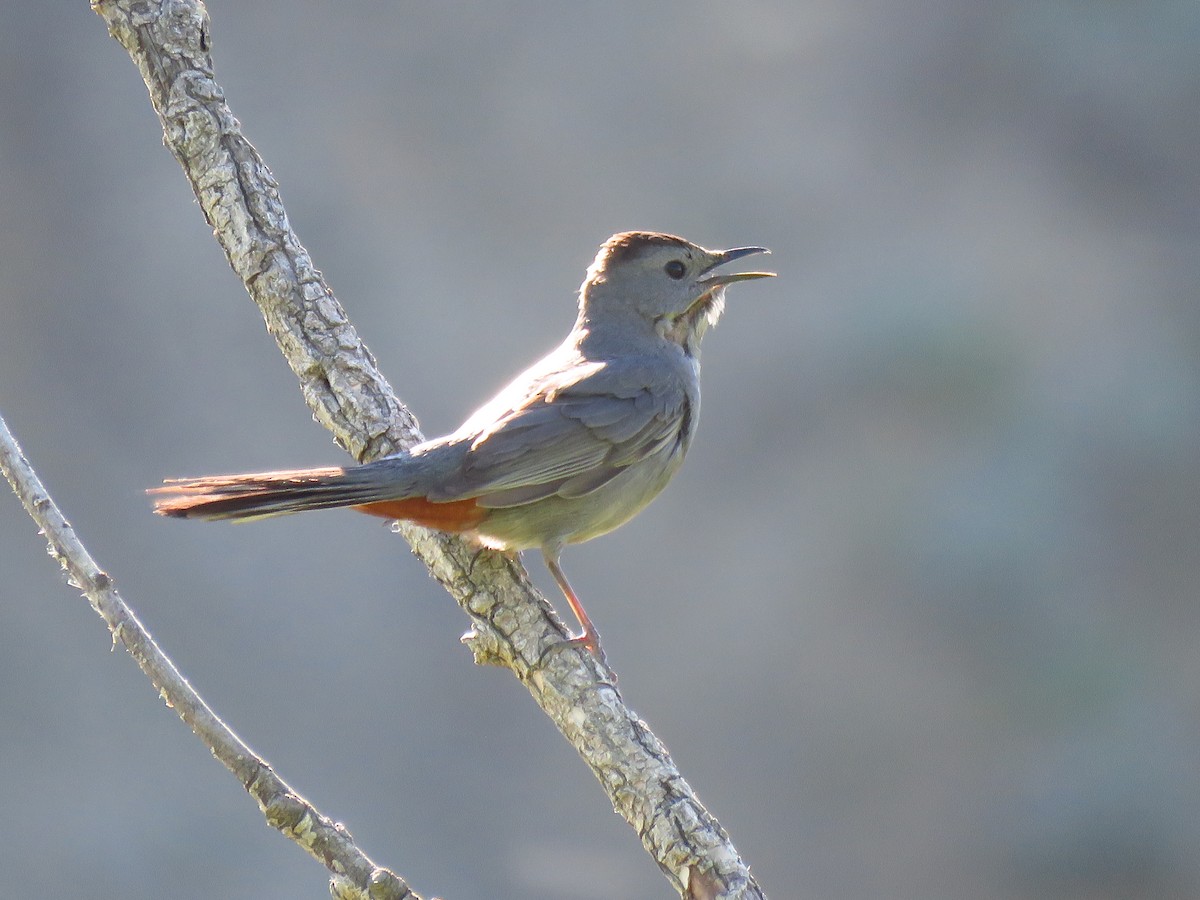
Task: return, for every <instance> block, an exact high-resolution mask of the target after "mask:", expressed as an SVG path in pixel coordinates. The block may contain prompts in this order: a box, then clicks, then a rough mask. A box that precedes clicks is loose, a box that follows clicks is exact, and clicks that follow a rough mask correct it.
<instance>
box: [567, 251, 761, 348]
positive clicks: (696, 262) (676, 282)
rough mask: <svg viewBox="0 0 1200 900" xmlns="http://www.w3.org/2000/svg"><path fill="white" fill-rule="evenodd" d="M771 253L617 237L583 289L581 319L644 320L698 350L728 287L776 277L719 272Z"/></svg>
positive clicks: (593, 321) (590, 322)
mask: <svg viewBox="0 0 1200 900" xmlns="http://www.w3.org/2000/svg"><path fill="white" fill-rule="evenodd" d="M769 252H770V251H769V250H767V249H766V248H765V247H737V248H734V249H733V250H706V249H705V248H703V247H701V246H699V245H698V244H693V243H691V242H690V241H685V240H684V239H683V238H681V237H676V236H675V235H671V234H660V233H658V232H653V231H627V232H622V233H621V234H614V235H613V236H612V237H610V238H609V239H608V240H607V241H605V242H604V244H603V245H601V247H600V251H599V252H598V253H597V254H596V259H595V260H594V261H593V262H592V264H591V266H589V267H588V270H587V277H586V278H585V279H584V281H583V284H582V285H581V286H580V289H579V306H580V320H581V322H584V323H585V324H587V325H590V326H592V327H598V326H602V325H605V324H609V323H618V322H622V321H631V320H632V321H637V320H639V319H641V320H644V321H645V322H648V323H649V324H650V325H651V326H652V327H653V328H654V330H655V331H656V332H657V333H658V334H659V335H661V336H662V337H665V338H667V339H668V340H672V341H674V342H675V343H678V344H680V345H681V346H683V347H684V348H685V349H687V350H688V351H689V352H693V351H694V350H695V347H696V346H697V345H698V344H699V341H700V338H701V337H702V336H703V335H704V332H705V330H706V329H707V328H708V326H710V325H714V324H716V321H717V319H718V318H719V317H720V315H721V311H722V310H723V309H724V306H725V288H726V286H727V285H730V284H733V283H734V282H735V281H749V280H750V279H753V278H770V277H772V276H773V275H774V274H775V273H774V272H717V271H715V270H716V269H717V268H718V267H719V266H722V265H724V264H726V263H730V262H733V261H734V260H737V259H741V258H742V257H743V256H750V255H752V254H755V253H769Z"/></svg>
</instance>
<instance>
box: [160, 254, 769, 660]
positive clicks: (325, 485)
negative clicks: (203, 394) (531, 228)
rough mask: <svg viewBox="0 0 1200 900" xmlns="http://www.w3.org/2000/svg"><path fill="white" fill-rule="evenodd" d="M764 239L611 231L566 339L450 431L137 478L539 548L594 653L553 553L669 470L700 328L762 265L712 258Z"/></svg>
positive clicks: (643, 499)
mask: <svg viewBox="0 0 1200 900" xmlns="http://www.w3.org/2000/svg"><path fill="white" fill-rule="evenodd" d="M768 252H770V251H768V250H767V249H766V248H764V247H738V248H736V249H733V250H706V249H704V248H703V247H700V246H698V245H696V244H693V243H691V242H689V241H685V240H684V239H683V238H679V237H675V236H674V235H669V234H659V233H656V232H644V231H631V232H625V233H622V234H615V235H613V236H612V237H611V238H609V239H608V240H607V241H605V242H604V244H603V245H602V246H601V247H600V250H599V252H598V253H597V254H596V259H595V261H593V262H592V264H591V266H590V267H589V268H588V270H587V276H586V277H585V278H584V281H583V284H582V285H581V286H580V289H579V316H578V318H577V319H576V321H575V326H574V327H573V328H572V329H571V332H570V334H568V335H567V337H566V340H564V341H563V342H562V344H560V345H559V346H558V347H557V348H556V349H555V350H553V351H551V352H550V353H549V354H548V355H547V356H546V357H544V358H543V359H541V360H539V361H538V362H536V363H534V364H533V365H532V366H530V367H529V368H528V369H526V370H525V371H524V372H522V373H521V374H520V375H518V376H517V377H516V378H515V379H514V380H513V381H512V383H510V384H509V385H508V386H507V387H506V388H504V389H503V390H502V391H500V393H499V394H497V395H496V396H495V397H494V398H493V399H492V400H491V401H490V402H488V403H486V404H485V405H484V406H482V407H481V408H480V409H479V410H478V411H476V412H475V413H474V414H473V415H472V416H471V417H470V418H469V419H467V421H466V422H464V423H463V425H462V427H460V428H459V429H458V430H457V431H455V432H454V433H453V434H448V435H446V436H444V437H439V438H433V439H432V440H428V441H425V442H424V443H422V444H418V445H417V446H415V447H413V448H412V449H411V450H408V451H405V452H402V453H398V454H396V455H394V456H388V457H385V458H383V459H379V460H376V461H375V462H371V463H367V464H366V465H361V466H348V467H341V466H335V467H327V468H318V469H295V470H289V471H277V472H260V473H253V474H246V475H214V476H210V477H206V478H183V479H171V480H168V481H165V482H164V484H163V486H162V487H159V488H153V489H151V490H150V491H149V493H151V494H154V495H155V509H154V511H155V512H156V513H158V514H159V515H163V516H172V517H176V518H185V519H235V520H249V519H259V518H266V517H268V516H277V515H284V514H286V513H294V512H301V511H304V510H310V509H328V508H332V507H353V508H355V509H357V510H360V511H361V512H365V513H369V514H371V515H376V516H382V517H384V518H388V519H404V520H407V521H410V522H415V523H417V524H419V525H423V526H426V527H429V528H436V529H439V530H441V531H449V532H456V533H462V534H466V535H470V536H472V537H474V538H476V539H478V540H479V541H481V542H482V543H484V544H485V545H487V546H489V547H494V548H497V549H501V550H509V551H515V550H527V549H532V548H538V549H540V550H541V551H542V556H543V557H544V558H545V560H546V566H547V567H548V568H549V570H550V573H551V574H552V575H553V576H554V580H555V581H556V582H557V583H558V586H559V587H560V588H561V589H562V592H563V595H564V596H565V597H566V599H567V602H568V603H569V604H570V605H571V610H572V611H573V612H574V613H575V616H576V618H577V619H578V620H579V624H580V626H581V628H582V629H583V630H582V632H581V633H580V634H579V635H576V636H574V637H572V638H570V640H571V641H573V642H576V643H581V644H583V645H585V646H587V647H588V648H589V649H591V650H592V651H593V652H594V653H595V654H596V655H597V656H598V657H600V658H601V659H603V653H602V652H601V650H600V639H599V634H598V633H597V631H596V628H595V626H594V625H593V624H592V620H591V619H590V618H589V617H588V615H587V613H586V612H585V611H584V608H583V604H582V603H580V601H579V597H578V596H577V595H576V593H575V591H574V590H573V589H572V588H571V585H570V583H569V582H568V581H567V577H566V575H565V574H563V570H562V567H561V566H560V565H559V554H560V553H561V552H562V548H563V547H564V546H565V545H566V544H577V543H580V542H581V541H587V540H590V539H591V538H594V537H597V536H598V535H601V534H605V533H606V532H609V531H612V530H613V529H614V528H616V527H617V526H619V525H622V524H624V523H625V522H627V521H628V520H629V519H630V518H632V517H633V516H634V515H636V514H637V513H638V512H639V511H641V509H642V508H643V507H644V506H646V504H648V503H649V502H650V501H651V500H653V499H654V497H655V496H656V495H657V494H658V493H659V491H661V490H662V489H663V488H664V487H665V486H666V484H667V482H668V481H670V480H671V476H673V475H674V474H675V472H676V471H678V469H679V466H680V464H681V463H682V462H683V457H684V454H685V453H686V452H687V449H688V446H689V445H690V444H691V441H692V435H693V434H694V433H695V430H696V420H697V417H698V415H699V413H700V355H699V354H700V339H701V338H702V337H703V336H704V333H705V331H706V330H707V329H708V327H709V326H710V325H713V324H715V323H716V321H717V319H718V317H719V316H720V315H721V311H722V309H723V308H724V304H725V288H726V286H727V285H730V284H732V283H733V282H736V281H748V280H750V279H753V278H767V277H770V276H772V275H773V274H774V273H772V272H736V273H718V272H715V271H714V270H715V269H717V268H718V267H719V266H722V265H724V264H725V263H729V262H732V261H734V260H737V259H741V258H742V257H744V256H749V255H751V254H755V253H768Z"/></svg>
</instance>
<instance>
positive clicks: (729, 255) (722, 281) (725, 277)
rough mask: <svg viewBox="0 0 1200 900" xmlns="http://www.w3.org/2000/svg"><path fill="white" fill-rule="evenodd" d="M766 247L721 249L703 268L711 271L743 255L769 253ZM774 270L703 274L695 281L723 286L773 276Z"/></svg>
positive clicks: (701, 283) (705, 284)
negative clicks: (708, 264)
mask: <svg viewBox="0 0 1200 900" xmlns="http://www.w3.org/2000/svg"><path fill="white" fill-rule="evenodd" d="M770 252H771V251H770V250H768V249H767V248H766V247H735V248H734V249H732V250H722V251H721V252H720V253H717V254H715V259H714V260H713V262H712V264H711V265H710V266H709V267H708V268H707V269H705V270H704V271H705V272H711V271H712V270H713V269H715V268H716V267H717V266H723V265H725V264H726V263H731V262H733V261H734V260H735V259H741V258H742V257H743V256H753V255H754V254H755V253H770ZM774 277H775V273H774V272H729V273H727V274H713V275H705V276H704V277H703V278H698V279H696V283H697V284H700V285H703V286H704V287H706V288H709V289H712V288H718V287H724V286H725V285H727V284H733V283H734V282H735V281H749V280H750V279H752V278H774Z"/></svg>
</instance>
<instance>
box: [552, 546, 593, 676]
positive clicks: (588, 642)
mask: <svg viewBox="0 0 1200 900" xmlns="http://www.w3.org/2000/svg"><path fill="white" fill-rule="evenodd" d="M542 558H543V559H545V560H546V568H547V569H549V570H550V574H551V575H553V576H554V580H555V581H556V582H557V583H558V587H559V589H560V590H561V591H562V592H563V596H564V597H566V598H567V603H569V604H570V605H571V612H573V613H574V614H575V618H576V619H578V620H579V625H580V627H582V628H583V631H582V632H581V633H580V634H577V635H571V636H570V637H569V638H568V640H569V641H570V642H571V643H572V644H580V645H582V646H584V647H587V648H588V650H590V651H592V655H593V656H595V657H596V659H598V660H599V661H600V664H601V665H602V666H604V667H605V668H607V667H608V662H607V660H606V659H605V657H604V650H603V649H602V648H601V646H600V632H598V631H597V630H596V626H595V625H593V624H592V620H591V617H590V616H589V615H588V614H587V611H586V610H585V609H584V608H583V604H582V603H580V602H579V596H578V595H577V594H576V593H575V589H574V588H572V587H571V582H569V581H567V576H566V574H565V573H564V572H563V570H562V566H560V565H559V564H558V553H557V552H553V551H551V550H543V551H542Z"/></svg>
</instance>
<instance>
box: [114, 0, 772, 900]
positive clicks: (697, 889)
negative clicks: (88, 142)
mask: <svg viewBox="0 0 1200 900" xmlns="http://www.w3.org/2000/svg"><path fill="white" fill-rule="evenodd" d="M92 7H93V9H95V10H96V12H98V13H99V14H100V15H101V16H102V17H103V19H104V21H105V22H106V24H107V25H108V29H109V33H110V34H111V35H112V36H113V37H115V38H116V39H117V40H118V41H119V42H120V43H121V44H122V46H124V47H125V49H126V50H127V51H128V52H129V55H130V57H131V58H132V59H133V61H134V63H135V64H136V65H137V67H138V69H139V70H140V72H141V74H142V78H143V79H144V80H145V82H146V86H147V88H149V91H150V100H151V103H152V105H153V106H154V109H155V111H156V112H157V113H158V115H159V118H160V120H161V122H162V126H163V132H164V137H165V143H166V145H167V147H168V148H169V149H170V150H171V152H172V153H173V154H174V155H175V157H176V159H178V161H179V163H180V165H181V166H182V167H183V170H184V174H185V175H186V176H187V179H188V181H189V183H190V184H191V186H192V190H193V191H194V192H195V194H196V197H197V199H198V200H199V202H200V207H201V209H202V210H203V211H204V215H205V218H206V219H207V220H208V223H209V224H210V225H211V226H212V227H213V231H214V234H215V236H216V238H217V241H218V242H219V243H220V245H221V247H222V248H223V249H224V251H225V254H226V257H227V258H228V260H229V264H230V266H231V267H232V268H233V270H234V272H235V273H236V274H237V275H238V276H239V277H240V278H241V279H242V281H243V282H244V283H245V285H246V289H247V290H248V291H249V293H250V296H251V298H252V299H253V300H254V302H255V303H256V304H257V305H258V307H259V310H260V311H261V313H262V316H263V318H264V319H265V321H266V324H267V329H268V330H269V331H270V332H271V334H272V335H273V336H274V337H275V339H276V341H277V343H278V344H279V347H280V350H281V351H282V352H283V355H284V357H285V358H286V359H287V361H288V364H289V365H290V366H291V368H292V371H293V372H295V373H296V376H297V377H298V378H299V380H300V385H301V389H302V391H303V393H304V397H305V400H306V402H307V403H308V405H309V407H310V408H311V409H312V410H313V413H314V415H315V417H316V418H317V420H318V421H319V422H320V423H321V424H322V425H324V426H325V427H326V428H328V429H329V430H330V431H331V432H332V433H333V435H334V437H335V439H336V440H337V441H338V443H339V444H341V446H343V447H344V448H345V449H347V450H348V451H349V452H350V453H351V454H352V455H353V456H354V457H355V458H356V459H358V460H359V461H360V462H361V461H368V460H371V459H375V458H378V457H380V456H383V455H387V454H389V453H394V452H396V451H398V450H401V449H403V448H405V447H410V446H412V445H413V444H415V443H418V442H419V441H420V440H421V439H422V436H421V434H420V431H419V429H418V427H417V424H416V420H415V419H414V418H413V416H412V414H411V413H410V412H409V411H408V409H407V408H406V407H405V406H404V405H403V404H402V403H401V402H400V401H399V400H398V399H397V398H396V397H395V395H394V393H393V392H392V389H391V387H390V386H389V385H388V383H387V381H386V380H385V379H384V378H383V376H382V375H381V374H380V373H379V370H378V368H377V367H376V364H375V360H374V358H373V357H372V356H371V353H370V352H369V351H368V350H367V348H366V347H365V346H364V345H363V343H362V341H361V340H360V339H359V337H358V335H357V333H356V332H355V330H354V328H353V327H352V326H351V325H350V322H349V320H348V319H347V317H346V314H345V313H344V312H343V310H342V308H341V306H340V305H339V304H338V302H337V300H336V299H335V298H334V296H333V293H332V291H331V290H330V289H329V287H328V286H327V285H326V284H325V282H324V280H323V278H322V276H321V273H320V272H318V271H317V269H316V268H315V267H314V266H313V264H312V260H311V259H310V258H309V256H308V253H307V251H306V250H305V249H304V247H303V246H302V245H301V244H300V241H299V239H298V238H297V237H296V235H295V233H294V232H293V231H292V230H291V227H290V225H289V224H288V220H287V215H286V213H285V211H284V208H283V204H282V202H281V201H280V198H279V187H278V184H277V183H276V182H275V179H274V177H273V176H272V175H271V173H270V171H269V170H268V169H267V167H266V165H265V164H264V163H263V161H262V158H261V157H260V156H259V155H258V152H257V151H256V150H255V149H254V147H252V146H251V145H250V143H249V141H247V140H246V138H245V137H244V136H243V135H242V132H241V126H240V125H239V123H238V121H237V120H236V119H235V118H234V116H233V114H232V112H231V111H230V109H229V107H228V106H227V105H226V103H225V95H224V91H223V90H222V89H221V87H220V86H219V85H218V84H217V82H216V81H215V79H214V74H213V63H212V58H211V56H210V53H209V51H210V47H211V36H210V32H209V27H208V14H207V11H206V10H205V8H204V6H203V4H202V3H201V2H199V0H92ZM401 533H402V534H403V535H404V537H405V538H406V539H407V540H408V542H409V543H410V544H411V545H412V548H413V552H414V553H415V554H416V555H417V556H418V557H419V558H420V559H421V560H422V562H424V563H425V565H426V566H428V567H429V570H430V571H431V572H432V573H433V575H434V576H435V577H436V578H437V579H438V580H439V581H440V582H441V583H442V584H443V585H444V586H445V587H446V589H447V590H448V591H449V592H450V594H451V595H452V596H453V597H454V599H455V600H456V601H457V602H458V604H459V605H460V606H461V607H462V608H463V609H464V610H465V611H466V612H467V614H468V615H469V616H470V617H471V620H472V622H473V624H474V629H473V631H472V632H471V633H469V634H468V635H467V636H465V637H464V641H465V642H466V643H468V644H469V646H470V647H471V650H472V652H473V654H474V657H475V660H476V662H479V663H492V664H498V665H503V666H505V667H507V668H509V669H510V670H511V671H512V672H513V673H514V674H515V675H516V677H517V678H518V679H519V680H520V681H521V682H522V683H523V684H524V685H525V686H526V687H527V688H528V689H529V691H530V693H531V694H532V696H533V698H534V700H535V701H536V702H537V703H538V705H539V706H540V707H541V708H542V710H543V711H544V712H545V713H546V714H547V715H548V716H549V717H550V719H551V720H552V721H553V722H554V724H555V725H556V726H557V727H558V729H559V731H560V732H562V734H563V736H564V737H566V739H567V740H568V741H569V742H570V743H571V744H572V745H573V746H574V747H575V748H576V750H577V751H578V752H579V754H580V755H581V756H582V757H583V759H584V761H585V762H586V763H587V764H588V766H589V767H590V768H591V769H592V771H593V773H594V774H595V775H596V777H597V778H598V779H599V780H600V783H601V784H602V785H603V786H604V789H605V791H606V792H607V793H608V796H609V799H610V800H611V801H612V804H613V807H614V809H615V810H616V811H617V813H618V814H620V815H621V816H622V817H623V818H624V819H625V820H626V821H627V822H629V824H630V825H632V826H633V828H634V829H635V831H637V833H638V836H639V837H640V838H641V840H642V843H643V845H644V846H645V848H646V850H647V851H648V852H649V853H650V855H651V856H652V857H653V858H654V860H655V861H656V862H657V863H658V865H659V867H660V868H661V869H662V871H663V873H664V874H665V875H666V877H667V878H668V879H669V880H670V881H671V883H672V884H673V885H674V886H675V888H676V890H677V891H679V893H680V894H681V895H682V896H684V897H689V898H709V897H762V896H763V895H762V892H761V890H760V889H759V887H758V885H757V883H756V882H755V880H754V878H753V877H752V876H751V875H750V872H749V868H748V866H747V865H746V864H745V863H744V862H743V861H742V860H741V858H740V857H739V856H738V853H737V851H736V850H735V848H734V847H733V845H732V843H731V842H730V841H729V839H728V837H727V836H726V834H725V832H724V830H723V829H722V828H721V826H720V824H719V823H718V822H717V821H716V819H714V818H713V817H712V816H711V815H710V814H709V813H708V811H707V810H706V809H705V808H704V807H703V805H702V804H701V803H700V801H699V799H698V798H697V797H696V796H695V794H694V793H693V791H692V789H691V788H690V787H689V786H688V784H687V782H685V781H684V779H683V776H682V775H681V774H680V773H679V770H678V769H677V768H676V767H675V764H674V763H673V762H672V761H671V758H670V756H669V755H668V753H667V751H666V748H665V747H664V746H663V745H662V743H661V742H660V741H659V740H658V739H657V738H656V737H655V736H654V735H653V734H652V733H651V732H650V729H649V727H648V726H647V725H646V724H645V723H644V722H642V721H641V720H640V719H638V717H637V715H636V714H635V713H633V712H632V711H631V710H630V709H629V708H628V707H626V706H625V705H624V703H623V701H622V700H621V697H620V695H619V694H618V693H617V691H616V688H615V687H614V686H613V685H612V684H610V683H608V681H607V680H606V674H605V673H604V672H602V671H601V669H600V667H599V666H598V664H597V663H596V661H595V659H594V658H593V657H592V655H591V654H590V653H589V652H587V651H586V650H582V649H576V648H574V647H563V646H561V645H562V644H563V640H564V636H565V634H566V631H565V629H564V628H563V626H562V623H561V622H560V621H559V620H558V618H557V616H555V614H554V612H553V610H552V609H551V607H550V605H549V604H548V603H547V602H546V600H545V598H543V597H542V596H541V595H540V594H539V593H538V592H537V591H536V590H535V589H534V588H533V587H532V585H531V584H530V582H529V578H528V576H527V575H526V573H525V571H524V569H523V568H522V566H521V565H520V563H519V562H518V561H517V560H515V559H514V558H512V557H508V556H505V555H503V554H499V553H496V552H493V551H488V550H483V549H480V548H479V547H477V546H475V545H473V544H471V543H468V542H466V541H463V540H462V539H460V538H457V537H454V536H451V535H446V534H441V533H438V532H431V531H427V530H425V529H422V528H418V527H416V526H412V525H404V526H403V527H402V532H401ZM551 648H554V652H548V651H550V650H551Z"/></svg>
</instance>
